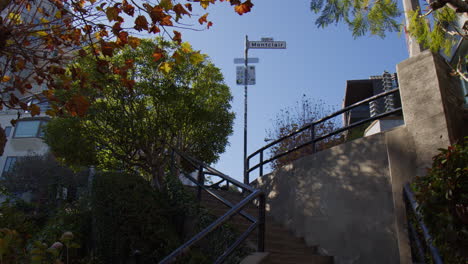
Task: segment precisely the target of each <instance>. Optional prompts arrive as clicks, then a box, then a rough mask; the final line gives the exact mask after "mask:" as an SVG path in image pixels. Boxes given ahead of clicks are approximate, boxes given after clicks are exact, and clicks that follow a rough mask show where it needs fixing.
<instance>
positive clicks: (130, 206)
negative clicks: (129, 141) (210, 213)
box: [92, 172, 180, 264]
mask: <svg viewBox="0 0 468 264" xmlns="http://www.w3.org/2000/svg"><path fill="white" fill-rule="evenodd" d="M92 205H93V206H92V207H93V216H94V220H93V221H94V227H95V236H96V249H97V253H98V255H99V257H100V259H101V260H103V261H104V263H112V264H118V263H126V261H128V259H129V258H130V256H131V254H132V252H134V251H135V250H139V251H140V252H141V253H142V257H143V259H142V261H143V263H155V262H157V260H160V259H161V258H162V257H164V256H166V255H167V254H169V253H170V252H171V250H172V249H174V248H176V247H177V246H178V245H180V241H179V239H178V235H177V233H176V231H175V228H174V225H173V224H172V223H171V221H170V216H169V217H168V212H169V211H170V210H169V209H170V208H169V206H168V204H167V199H164V197H163V194H161V193H159V192H156V191H155V190H153V188H152V187H151V186H150V185H149V183H148V182H147V181H146V180H144V179H143V178H142V177H139V176H137V175H133V174H127V173H118V172H112V173H101V174H98V175H96V178H95V181H94V184H93V194H92Z"/></svg>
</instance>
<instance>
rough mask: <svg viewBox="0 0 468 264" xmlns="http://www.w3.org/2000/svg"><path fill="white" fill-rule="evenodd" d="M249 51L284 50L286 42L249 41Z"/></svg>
mask: <svg viewBox="0 0 468 264" xmlns="http://www.w3.org/2000/svg"><path fill="white" fill-rule="evenodd" d="M248 48H249V49H285V48H286V41H249V43H248Z"/></svg>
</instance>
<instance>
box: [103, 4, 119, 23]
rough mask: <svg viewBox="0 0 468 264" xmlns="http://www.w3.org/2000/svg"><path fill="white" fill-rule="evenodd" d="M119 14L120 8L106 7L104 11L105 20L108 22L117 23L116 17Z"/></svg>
mask: <svg viewBox="0 0 468 264" xmlns="http://www.w3.org/2000/svg"><path fill="white" fill-rule="evenodd" d="M119 13H120V8H118V7H115V6H114V7H108V8H107V9H106V16H107V19H109V21H113V20H115V21H118V16H119Z"/></svg>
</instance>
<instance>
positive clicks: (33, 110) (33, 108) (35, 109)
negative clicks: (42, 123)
mask: <svg viewBox="0 0 468 264" xmlns="http://www.w3.org/2000/svg"><path fill="white" fill-rule="evenodd" d="M29 110H30V111H31V116H36V115H39V114H40V113H41V108H40V107H39V106H37V105H36V104H31V105H30V106H29Z"/></svg>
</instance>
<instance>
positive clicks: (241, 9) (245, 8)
mask: <svg viewBox="0 0 468 264" xmlns="http://www.w3.org/2000/svg"><path fill="white" fill-rule="evenodd" d="M252 7H253V4H252V2H250V0H247V1H245V2H244V3H242V4H240V5H237V6H235V7H234V10H235V11H236V12H237V13H238V14H239V15H243V14H245V13H248V12H250V10H251V9H252Z"/></svg>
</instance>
